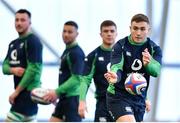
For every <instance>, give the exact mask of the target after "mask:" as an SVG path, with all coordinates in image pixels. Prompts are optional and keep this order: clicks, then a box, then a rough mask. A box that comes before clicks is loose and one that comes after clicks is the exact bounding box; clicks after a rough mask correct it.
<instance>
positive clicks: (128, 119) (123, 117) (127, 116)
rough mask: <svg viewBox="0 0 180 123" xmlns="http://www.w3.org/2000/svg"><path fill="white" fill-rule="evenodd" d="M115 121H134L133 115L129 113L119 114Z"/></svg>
mask: <svg viewBox="0 0 180 123" xmlns="http://www.w3.org/2000/svg"><path fill="white" fill-rule="evenodd" d="M116 122H136V120H135V118H134V115H132V114H129V115H123V116H120V117H119V118H118V119H117V120H116Z"/></svg>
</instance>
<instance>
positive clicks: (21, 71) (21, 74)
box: [10, 67, 25, 77]
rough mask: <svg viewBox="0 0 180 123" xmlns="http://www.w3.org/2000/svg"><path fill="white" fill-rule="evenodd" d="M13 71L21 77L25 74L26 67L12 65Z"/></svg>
mask: <svg viewBox="0 0 180 123" xmlns="http://www.w3.org/2000/svg"><path fill="white" fill-rule="evenodd" d="M10 71H11V73H12V74H14V75H15V76H18V77H21V76H23V74H24V72H25V69H24V68H22V67H11V70H10Z"/></svg>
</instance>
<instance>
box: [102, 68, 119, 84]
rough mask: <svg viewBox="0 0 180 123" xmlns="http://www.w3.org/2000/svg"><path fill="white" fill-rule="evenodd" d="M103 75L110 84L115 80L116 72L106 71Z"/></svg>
mask: <svg viewBox="0 0 180 123" xmlns="http://www.w3.org/2000/svg"><path fill="white" fill-rule="evenodd" d="M104 77H105V78H106V79H107V81H108V82H109V83H111V84H114V83H116V82H117V78H118V77H117V74H116V73H115V72H111V71H108V72H107V73H105V74H104Z"/></svg>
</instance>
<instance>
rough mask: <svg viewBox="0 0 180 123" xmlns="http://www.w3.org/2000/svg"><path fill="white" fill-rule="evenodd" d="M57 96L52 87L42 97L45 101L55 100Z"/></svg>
mask: <svg viewBox="0 0 180 123" xmlns="http://www.w3.org/2000/svg"><path fill="white" fill-rule="evenodd" d="M57 98H58V95H57V94H56V92H55V90H52V89H49V92H48V93H47V94H46V95H45V96H44V97H43V99H44V100H45V101H48V102H52V103H54V102H56V100H57Z"/></svg>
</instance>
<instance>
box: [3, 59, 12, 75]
mask: <svg viewBox="0 0 180 123" xmlns="http://www.w3.org/2000/svg"><path fill="white" fill-rule="evenodd" d="M2 67H3V69H2V70H3V73H4V74H7V75H11V73H10V66H9V60H7V59H6V60H4V62H3V66H2Z"/></svg>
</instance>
